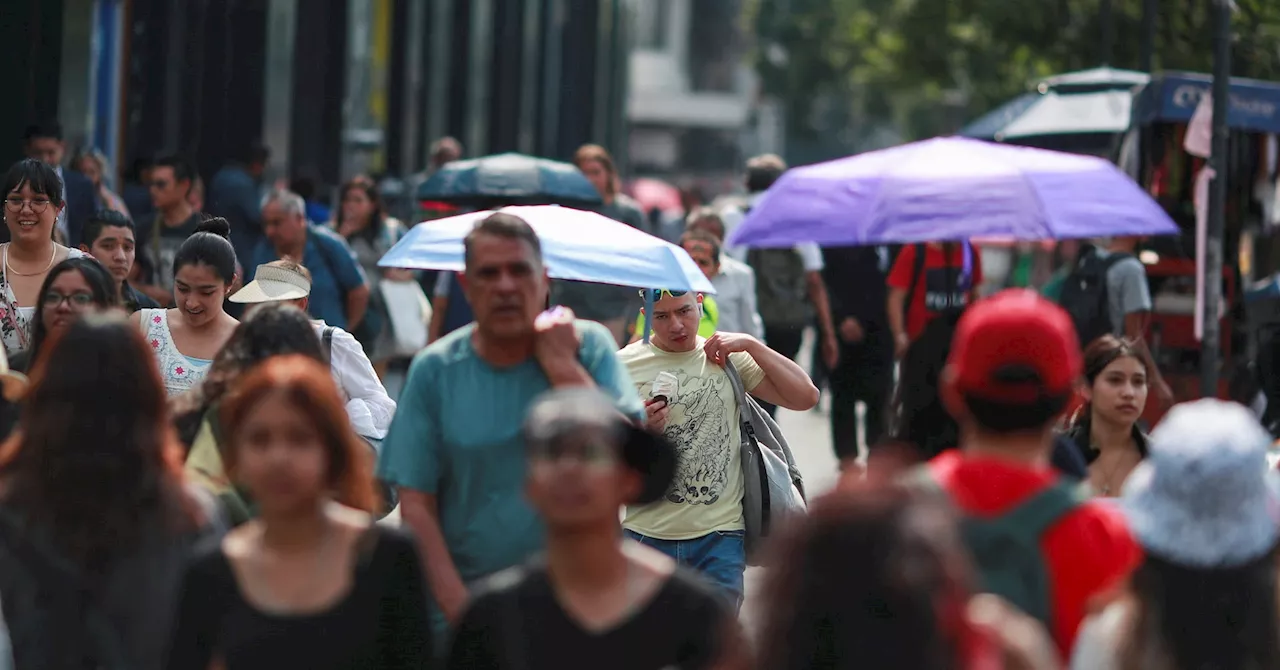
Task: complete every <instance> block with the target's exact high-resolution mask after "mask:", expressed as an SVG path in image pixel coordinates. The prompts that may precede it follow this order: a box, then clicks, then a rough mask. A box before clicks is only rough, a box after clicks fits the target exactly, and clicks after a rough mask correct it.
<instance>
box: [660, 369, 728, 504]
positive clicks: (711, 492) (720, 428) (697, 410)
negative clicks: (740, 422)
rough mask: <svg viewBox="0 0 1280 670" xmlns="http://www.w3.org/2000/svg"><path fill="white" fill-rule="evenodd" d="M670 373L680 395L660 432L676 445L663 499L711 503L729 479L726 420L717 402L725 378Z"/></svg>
mask: <svg viewBox="0 0 1280 670" xmlns="http://www.w3.org/2000/svg"><path fill="white" fill-rule="evenodd" d="M674 373H675V376H676V379H678V380H680V381H679V384H678V386H677V388H679V389H680V396H679V397H678V398H677V399H676V401H675V402H674V403H673V404H672V405H671V412H670V413H669V414H668V415H667V426H666V428H665V429H664V430H663V435H664V436H665V437H666V438H667V439H668V440H670V441H671V443H672V444H674V445H675V447H676V452H677V458H676V463H677V465H676V475H675V477H673V478H672V480H671V488H669V489H667V496H666V498H667V501H668V502H673V503H676V504H686V505H713V504H715V503H716V501H718V500H720V496H721V495H722V494H723V493H724V490H725V487H726V485H727V484H728V482H729V463H730V456H731V454H730V453H729V452H728V451H727V450H726V449H725V448H724V435H725V431H726V430H727V427H726V425H725V422H726V420H727V419H726V416H725V414H726V413H725V408H724V404H723V403H722V401H721V393H722V392H723V391H724V389H725V388H726V387H728V385H729V378H728V377H727V376H725V375H715V376H713V377H695V376H692V375H690V374H689V373H688V372H687V371H685V370H676V371H675V372H674Z"/></svg>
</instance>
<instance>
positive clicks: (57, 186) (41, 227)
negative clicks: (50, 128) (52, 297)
mask: <svg viewBox="0 0 1280 670" xmlns="http://www.w3.org/2000/svg"><path fill="white" fill-rule="evenodd" d="M0 187H2V188H3V189H4V195H5V201H4V223H5V226H6V227H8V229H9V241H8V242H5V243H4V244H0V340H2V341H3V343H4V350H5V352H6V353H8V354H9V356H10V357H12V356H14V355H15V354H17V353H18V352H20V351H24V350H26V349H28V348H30V347H31V324H32V323H33V322H34V321H35V319H34V314H35V311H36V306H37V304H38V303H39V302H40V287H41V286H43V285H44V280H45V277H46V276H48V274H49V270H51V269H52V268H53V266H54V265H56V264H57V263H59V262H61V261H64V260H66V259H68V258H76V257H78V256H83V255H84V254H83V253H82V252H81V251H80V250H79V249H71V248H68V247H64V246H62V245H61V244H58V243H57V242H54V241H53V230H54V226H55V224H56V223H57V221H58V214H59V213H61V212H62V208H63V207H65V206H66V203H65V202H64V201H63V199H62V178H61V177H59V176H58V173H57V171H56V170H54V169H53V168H52V167H50V166H49V165H46V164H45V163H43V162H41V161H38V160H35V159H33V158H28V159H25V160H21V161H18V162H17V163H14V164H13V167H11V168H9V171H8V172H7V173H5V175H4V181H3V184H2V185H0Z"/></svg>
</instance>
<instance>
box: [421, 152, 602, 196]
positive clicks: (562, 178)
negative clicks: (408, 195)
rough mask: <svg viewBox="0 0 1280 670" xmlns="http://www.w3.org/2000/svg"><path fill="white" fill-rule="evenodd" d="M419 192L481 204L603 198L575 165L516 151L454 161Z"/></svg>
mask: <svg viewBox="0 0 1280 670" xmlns="http://www.w3.org/2000/svg"><path fill="white" fill-rule="evenodd" d="M417 196H418V199H419V200H433V201H436V202H445V203H451V204H455V205H469V206H481V207H487V206H495V205H508V204H531V205H534V204H552V203H558V204H593V203H599V202H601V200H600V193H599V192H597V191H596V188H595V186H592V185H591V182H589V181H587V178H586V177H585V176H583V174H582V171H581V170H579V169H578V168H577V167H575V166H574V165H572V164H570V163H561V162H559V161H553V160H547V159H545V158H537V157H534V156H525V155H524V154H515V153H508V154H497V155H493V156H484V157H481V158H472V159H470V160H463V161H454V162H452V163H449V164H447V165H445V166H444V167H442V168H440V170H439V171H437V172H436V173H435V174H433V175H431V177H430V178H428V179H427V180H426V181H425V182H423V183H422V185H421V186H419V187H418V193H417Z"/></svg>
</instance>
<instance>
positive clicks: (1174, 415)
mask: <svg viewBox="0 0 1280 670" xmlns="http://www.w3.org/2000/svg"><path fill="white" fill-rule="evenodd" d="M1271 442H1272V440H1271V436H1270V435H1269V434H1268V433H1267V431H1266V430H1265V429H1263V427H1262V425H1261V424H1259V423H1258V420H1257V419H1256V418H1255V417H1254V416H1253V413H1252V412H1250V411H1249V410H1248V409H1246V408H1245V407H1244V406H1242V405H1238V404H1236V403H1233V402H1224V401H1221V400H1214V399H1206V400H1199V401H1197V402H1193V403H1187V404H1183V405H1178V406H1176V407H1174V408H1173V409H1172V410H1171V411H1170V412H1169V414H1168V415H1167V416H1165V418H1164V420H1163V421H1161V422H1160V425H1159V426H1157V427H1156V429H1155V431H1154V432H1153V433H1152V434H1151V446H1150V450H1149V454H1148V456H1147V460H1146V461H1144V462H1143V463H1142V464H1141V465H1139V466H1138V467H1137V468H1136V469H1135V470H1134V471H1133V474H1132V475H1130V476H1129V479H1128V481H1127V482H1125V486H1124V495H1123V497H1122V498H1121V500H1120V504H1121V506H1122V507H1123V508H1124V512H1125V516H1126V517H1127V518H1128V520H1129V526H1130V528H1131V529H1132V530H1133V534H1134V535H1135V536H1136V537H1137V539H1138V542H1139V543H1141V544H1142V546H1143V547H1144V548H1145V549H1146V550H1147V551H1149V552H1151V553H1153V554H1156V555H1157V556H1160V557H1161V558H1164V559H1166V560H1169V561H1172V562H1174V563H1177V564H1180V565H1185V566H1188V567H1193V568H1231V567H1237V566H1240V565H1244V564H1246V563H1249V562H1250V561H1254V560H1257V559H1259V558H1261V557H1262V556H1264V555H1265V554H1266V553H1267V552H1268V551H1270V550H1271V549H1272V548H1273V547H1275V545H1276V542H1277V540H1280V482H1277V479H1276V473H1275V471H1274V470H1271V469H1270V468H1269V467H1268V466H1267V449H1268V447H1270V445H1271Z"/></svg>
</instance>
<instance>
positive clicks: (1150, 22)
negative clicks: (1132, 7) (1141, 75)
mask: <svg viewBox="0 0 1280 670" xmlns="http://www.w3.org/2000/svg"><path fill="white" fill-rule="evenodd" d="M1159 11H1160V0H1142V55H1141V58H1140V62H1139V64H1138V69H1139V70H1142V71H1143V72H1151V71H1152V70H1153V69H1154V68H1155V52H1156V14H1157V13H1158V12H1159Z"/></svg>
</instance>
